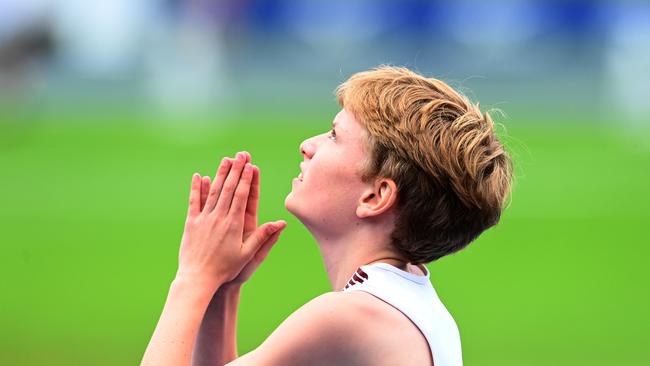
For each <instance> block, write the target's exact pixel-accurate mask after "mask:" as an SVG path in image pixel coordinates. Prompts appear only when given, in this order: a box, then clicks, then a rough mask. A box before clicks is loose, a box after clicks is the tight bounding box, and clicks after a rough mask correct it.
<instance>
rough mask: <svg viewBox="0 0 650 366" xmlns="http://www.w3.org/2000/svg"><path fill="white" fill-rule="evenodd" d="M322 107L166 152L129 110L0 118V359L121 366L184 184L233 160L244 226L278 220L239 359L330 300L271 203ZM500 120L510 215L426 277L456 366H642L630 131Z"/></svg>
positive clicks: (149, 321) (211, 131) (247, 124)
mask: <svg viewBox="0 0 650 366" xmlns="http://www.w3.org/2000/svg"><path fill="white" fill-rule="evenodd" d="M331 104H332V105H331V109H332V110H331V111H322V112H319V113H316V114H314V115H311V116H306V115H305V116H303V117H300V118H296V120H287V118H286V117H287V115H286V114H282V113H279V112H276V113H273V114H271V115H269V114H266V115H263V116H262V115H249V116H245V115H242V116H241V119H238V120H233V121H231V122H232V124H231V125H229V126H221V127H215V126H216V123H212V124H194V125H191V124H187V125H183V127H182V130H183V131H185V133H189V135H188V137H187V139H185V140H183V141H182V142H179V141H178V140H176V139H173V138H172V137H171V136H173V135H174V130H172V129H171V128H170V127H169V126H168V127H167V128H165V127H164V126H163V127H161V128H159V129H151V128H149V127H146V122H152V121H144V120H139V119H138V118H141V119H145V118H144V117H142V116H140V117H138V116H134V115H131V116H129V115H119V116H117V115H114V116H113V117H114V120H113V121H112V123H110V124H103V125H88V123H87V121H86V118H85V117H83V116H72V115H64V114H61V115H56V116H55V115H53V114H49V113H47V114H45V115H43V116H40V117H37V118H38V122H37V123H36V124H35V125H33V126H32V127H31V128H24V127H16V126H12V127H10V126H9V125H7V124H6V121H3V124H2V125H1V126H2V130H1V136H2V150H1V154H0V163H1V166H2V170H1V172H0V178H1V181H2V188H3V189H2V191H1V193H0V200H1V202H2V203H3V204H2V206H3V209H2V211H1V215H2V217H1V218H0V219H1V221H2V232H3V239H2V243H3V245H2V252H3V259H4V260H3V265H2V267H0V268H1V269H0V271H1V272H0V275H1V276H0V277H1V278H2V282H1V286H2V287H1V288H0V292H1V293H2V311H1V313H0V314H1V315H0V320H1V322H2V331H1V333H0V337H1V341H0V347H1V348H2V349H0V364H3V365H13V364H30V365H38V364H61V365H63V364H95V365H118V364H136V363H137V362H138V361H139V359H140V357H141V355H142V353H143V351H144V349H145V347H146V345H147V343H148V340H149V338H150V336H151V334H152V332H153V329H154V326H155V324H156V322H157V320H158V317H159V315H160V311H161V309H162V305H163V303H164V300H165V297H166V293H167V290H168V286H169V283H170V281H171V280H172V278H173V275H174V273H175V269H176V264H177V262H176V261H177V255H178V246H179V240H180V236H181V234H182V225H183V222H184V216H185V212H186V207H187V206H186V202H187V197H188V192H189V182H190V178H191V174H192V173H193V172H194V171H198V172H201V173H202V174H206V175H207V174H210V175H214V171H215V169H216V164H217V163H218V161H219V159H220V157H222V156H225V155H228V156H232V155H233V154H234V153H235V152H236V151H239V150H247V151H249V152H251V154H252V155H253V160H254V161H255V162H256V164H258V165H259V166H260V168H261V171H262V201H261V219H262V220H274V219H280V218H281V219H285V220H287V221H288V228H287V229H286V231H285V233H284V234H283V236H282V238H281V240H280V241H279V242H278V244H277V245H276V247H275V248H274V249H273V251H272V253H271V254H270V255H269V257H268V258H267V261H266V262H265V263H264V264H263V265H262V266H261V267H260V269H259V270H258V272H257V273H256V274H255V275H254V276H253V278H252V279H251V280H250V282H249V283H247V284H246V285H245V287H244V289H243V293H242V300H241V307H240V313H239V328H238V334H239V339H238V342H239V352H240V354H243V353H245V352H248V351H250V350H252V349H254V348H255V347H256V346H257V345H259V344H260V343H261V342H262V341H263V340H264V339H265V338H266V337H267V336H268V335H269V334H270V333H271V332H272V331H273V329H275V327H276V326H277V325H279V324H280V322H281V321H282V320H283V319H285V318H286V317H287V316H288V315H289V314H290V313H291V312H292V311H294V310H295V309H297V308H298V307H299V306H300V305H302V304H303V303H305V302H307V301H308V300H310V299H311V298H313V297H315V296H317V295H319V294H321V293H323V292H326V291H331V288H330V287H329V283H328V282H327V279H326V274H325V271H324V266H323V265H322V262H321V260H320V256H319V252H318V249H317V247H316V243H315V242H314V241H313V239H312V238H311V237H310V235H309V233H308V232H307V231H306V230H305V229H304V227H302V225H301V224H300V223H299V222H298V221H297V220H296V219H295V218H293V217H292V216H291V215H290V214H288V212H286V210H285V209H284V206H283V200H284V197H285V196H286V194H287V193H288V192H289V189H290V181H291V179H292V177H294V176H296V175H297V173H298V172H299V168H298V163H299V161H300V156H299V154H298V144H299V143H300V141H302V139H304V138H305V137H307V136H311V135H312V134H315V133H319V132H321V131H325V130H327V128H328V125H329V123H330V120H331V119H332V117H333V115H334V112H335V107H336V106H335V105H334V103H331ZM86 117H88V116H86ZM294 118H295V117H294ZM303 118H304V119H303ZM510 118H513V117H510ZM521 118H525V116H524V115H522V116H521ZM307 119H309V121H307ZM260 120H263V121H264V122H265V123H264V124H262V125H260V124H259V123H257V121H260ZM215 122H216V121H215ZM307 122H309V123H307ZM501 122H503V123H504V124H505V125H508V129H507V135H504V134H502V135H504V136H503V139H504V141H505V142H506V144H508V146H509V148H510V150H511V153H512V155H513V156H514V159H515V162H516V176H517V178H516V183H515V189H514V193H513V195H512V201H511V204H510V206H509V207H508V209H507V210H506V211H505V214H504V215H503V217H502V220H501V223H500V224H499V225H498V226H497V227H495V228H493V229H491V230H489V231H487V232H486V233H485V234H484V235H482V236H481V237H480V238H479V239H478V240H477V241H476V242H475V243H473V244H472V245H470V246H469V247H468V248H467V249H466V250H464V251H461V252H459V253H457V254H455V255H452V256H450V257H447V258H443V259H441V260H439V261H438V262H434V263H431V264H429V265H428V267H429V269H430V271H431V279H432V283H433V284H434V286H435V287H436V289H437V290H438V292H439V295H440V296H441V298H442V299H443V301H444V302H445V304H446V305H447V306H448V308H449V310H450V311H451V312H452V314H453V315H454V317H455V319H456V321H457V323H458V325H459V328H460V331H461V337H462V341H463V351H464V357H465V362H466V364H468V365H497V364H499V365H522V364H525V365H543V364H548V363H549V362H551V363H552V364H556V365H580V364H590V365H606V364H607V365H611V364H616V365H643V364H647V351H646V349H645V346H646V345H647V344H648V341H650V337H649V335H648V332H647V330H648V325H649V322H650V316H649V315H648V311H647V310H648V308H649V307H650V296H649V294H648V291H647V278H648V275H649V274H650V273H649V272H650V271H649V270H648V267H647V258H648V254H649V252H650V249H648V246H647V244H648V240H647V234H646V229H647V225H648V222H650V220H649V219H650V214H648V207H650V197H649V195H648V181H649V178H650V172H649V171H648V169H646V167H648V166H650V148H649V145H648V141H647V139H644V138H643V137H642V136H648V135H647V132H648V131H647V130H635V131H634V133H632V132H630V131H627V132H626V131H624V130H621V129H618V128H612V127H610V126H606V125H597V126H594V125H589V126H587V125H586V123H587V122H586V121H576V120H572V121H561V120H560V121H556V123H555V124H553V125H541V124H533V123H531V124H520V123H518V124H515V123H512V124H508V121H507V120H506V121H504V120H503V119H502V120H501ZM18 142H20V143H18ZM295 273H301V276H300V277H299V278H297V279H296V277H295V276H294V274H295ZM290 279H291V281H292V284H293V285H292V286H289V285H287V284H286V281H288V280H290ZM296 281H298V283H297V284H296ZM298 285H301V286H298ZM551 357H552V360H549V358H551Z"/></svg>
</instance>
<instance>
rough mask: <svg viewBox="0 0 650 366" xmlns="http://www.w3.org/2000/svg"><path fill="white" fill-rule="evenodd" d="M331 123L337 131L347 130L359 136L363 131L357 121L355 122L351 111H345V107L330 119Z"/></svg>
mask: <svg viewBox="0 0 650 366" xmlns="http://www.w3.org/2000/svg"><path fill="white" fill-rule="evenodd" d="M332 125H333V126H334V127H336V129H337V130H339V131H343V132H347V133H350V134H353V135H358V136H361V134H362V133H363V127H361V125H360V124H359V122H357V120H356V119H355V118H354V116H353V115H352V113H350V112H348V111H346V110H345V109H341V110H340V111H339V112H338V113H337V114H336V116H335V117H334V120H333V121H332ZM337 132H338V131H337Z"/></svg>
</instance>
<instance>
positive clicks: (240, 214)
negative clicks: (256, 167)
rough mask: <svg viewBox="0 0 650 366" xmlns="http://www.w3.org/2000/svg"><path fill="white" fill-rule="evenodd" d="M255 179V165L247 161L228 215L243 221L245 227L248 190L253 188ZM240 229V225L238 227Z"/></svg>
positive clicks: (237, 220)
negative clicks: (252, 182)
mask: <svg viewBox="0 0 650 366" xmlns="http://www.w3.org/2000/svg"><path fill="white" fill-rule="evenodd" d="M252 179H253V167H252V166H251V165H250V164H248V163H246V165H245V166H244V170H243V171H242V174H241V178H240V179H239V184H237V189H236V190H235V194H234V196H233V199H232V203H231V204H230V210H229V211H228V215H230V216H232V217H234V218H235V222H241V226H242V229H243V225H244V212H245V210H246V202H247V201H248V192H249V191H250V188H251V180H252ZM237 229H238V230H239V227H237Z"/></svg>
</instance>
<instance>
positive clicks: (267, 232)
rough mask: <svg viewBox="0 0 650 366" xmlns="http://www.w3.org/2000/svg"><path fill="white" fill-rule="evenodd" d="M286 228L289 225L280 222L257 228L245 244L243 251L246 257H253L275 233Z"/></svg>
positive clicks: (268, 223)
mask: <svg viewBox="0 0 650 366" xmlns="http://www.w3.org/2000/svg"><path fill="white" fill-rule="evenodd" d="M286 226H287V223H286V222H284V221H282V220H280V221H276V222H267V223H266V224H264V225H262V226H260V227H259V228H257V230H255V232H254V233H253V234H252V235H251V236H250V237H249V238H248V240H246V242H245V243H244V248H243V251H244V253H245V255H247V256H252V255H253V254H254V253H255V252H257V251H258V250H259V248H260V247H261V246H262V244H264V243H266V242H267V241H268V240H269V239H270V238H271V236H272V235H273V234H274V233H276V232H278V231H281V230H283V229H284V228H285V227H286Z"/></svg>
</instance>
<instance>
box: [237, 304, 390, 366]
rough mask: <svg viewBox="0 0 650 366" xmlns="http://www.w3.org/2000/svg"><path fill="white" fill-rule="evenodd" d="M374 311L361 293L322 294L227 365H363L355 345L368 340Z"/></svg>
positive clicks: (374, 321) (374, 308) (362, 359)
mask: <svg viewBox="0 0 650 366" xmlns="http://www.w3.org/2000/svg"><path fill="white" fill-rule="evenodd" d="M376 312H377V309H376V306H373V304H372V303H369V301H368V299H367V298H365V297H364V296H363V295H357V294H353V293H344V292H328V293H325V294H323V295H320V296H318V297H316V298H314V299H313V300H311V301H309V302H308V303H306V304H305V305H303V306H301V307H300V308H299V309H298V310H296V311H295V312H294V313H293V314H291V315H290V316H289V317H288V318H287V319H286V320H285V321H284V322H282V324H280V326H279V327H278V328H277V329H276V330H275V331H273V333H272V334H271V335H270V336H269V337H268V338H267V339H266V340H265V341H264V342H263V343H262V344H261V345H260V346H259V347H258V348H257V349H255V350H254V351H252V352H250V353H248V354H246V355H244V356H242V357H240V358H238V359H237V360H235V361H233V362H232V363H231V365H238V366H239V365H248V364H250V365H256V364H263V365H313V364H319V363H323V364H363V363H365V359H364V357H365V355H364V354H363V353H362V352H359V348H360V347H362V346H363V344H364V343H367V342H368V341H369V340H368V339H367V337H366V336H367V334H369V333H370V334H372V327H373V324H375V323H376V320H377V319H376V316H377V315H379V314H376ZM373 319H374V320H373Z"/></svg>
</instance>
